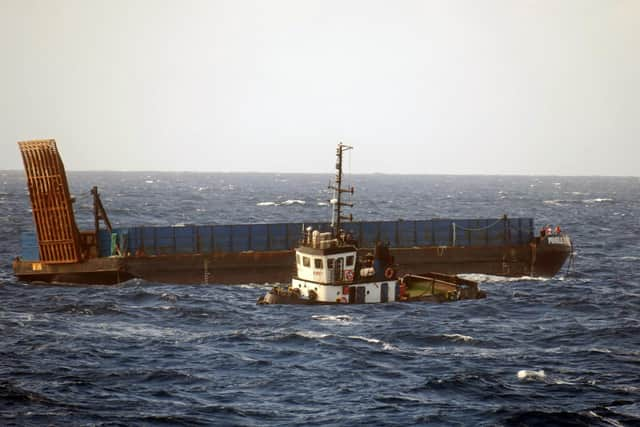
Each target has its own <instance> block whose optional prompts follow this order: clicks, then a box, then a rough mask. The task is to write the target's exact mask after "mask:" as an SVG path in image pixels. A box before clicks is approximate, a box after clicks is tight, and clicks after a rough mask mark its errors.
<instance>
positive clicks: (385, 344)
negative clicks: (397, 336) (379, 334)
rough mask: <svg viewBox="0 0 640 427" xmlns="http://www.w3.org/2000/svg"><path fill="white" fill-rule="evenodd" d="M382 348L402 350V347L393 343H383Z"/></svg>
mask: <svg viewBox="0 0 640 427" xmlns="http://www.w3.org/2000/svg"><path fill="white" fill-rule="evenodd" d="M382 349H383V350H385V351H400V349H399V348H398V347H396V346H395V345H393V344H389V343H384V344H382Z"/></svg>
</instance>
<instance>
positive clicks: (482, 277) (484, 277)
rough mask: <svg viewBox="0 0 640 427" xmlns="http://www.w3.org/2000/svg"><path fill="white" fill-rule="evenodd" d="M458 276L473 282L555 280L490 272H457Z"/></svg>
mask: <svg viewBox="0 0 640 427" xmlns="http://www.w3.org/2000/svg"><path fill="white" fill-rule="evenodd" d="M458 276H460V277H462V278H464V279H467V280H472V281H474V282H479V283H505V282H523V281H524V282H528V281H535V282H547V281H549V280H555V279H553V278H549V277H536V276H518V277H506V276H495V275H491V274H476V273H464V274H458Z"/></svg>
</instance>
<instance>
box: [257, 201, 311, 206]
mask: <svg viewBox="0 0 640 427" xmlns="http://www.w3.org/2000/svg"><path fill="white" fill-rule="evenodd" d="M306 203H307V202H305V201H304V200H285V201H284V202H258V203H256V206H291V205H305V204H306Z"/></svg>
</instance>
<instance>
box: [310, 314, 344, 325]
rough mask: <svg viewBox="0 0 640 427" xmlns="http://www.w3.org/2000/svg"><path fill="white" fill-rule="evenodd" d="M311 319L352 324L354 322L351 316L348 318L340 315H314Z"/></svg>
mask: <svg viewBox="0 0 640 427" xmlns="http://www.w3.org/2000/svg"><path fill="white" fill-rule="evenodd" d="M311 318H312V319H313V320H323V321H327V322H340V323H350V322H351V321H352V320H353V318H352V317H351V316H347V315H346V314H339V315H336V316H331V315H322V314H314V315H313V316H311Z"/></svg>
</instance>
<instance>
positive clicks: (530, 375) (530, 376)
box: [517, 369, 547, 381]
mask: <svg viewBox="0 0 640 427" xmlns="http://www.w3.org/2000/svg"><path fill="white" fill-rule="evenodd" d="M517 377H518V379H519V380H521V381H524V380H527V381H537V380H543V379H545V378H546V377H547V374H545V373H544V370H543V369H540V370H539V371H534V370H528V369H521V370H519V371H518V374H517Z"/></svg>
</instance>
